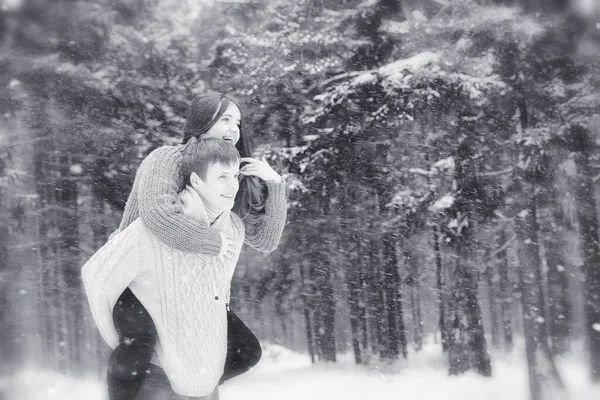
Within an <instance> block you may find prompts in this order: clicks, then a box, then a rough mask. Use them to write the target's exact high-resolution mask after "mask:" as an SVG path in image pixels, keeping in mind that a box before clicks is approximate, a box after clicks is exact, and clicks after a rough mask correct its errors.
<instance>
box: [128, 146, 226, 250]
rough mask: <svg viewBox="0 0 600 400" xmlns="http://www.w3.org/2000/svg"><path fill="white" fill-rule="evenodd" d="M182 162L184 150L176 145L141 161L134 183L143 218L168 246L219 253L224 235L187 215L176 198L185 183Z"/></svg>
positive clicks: (164, 147)
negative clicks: (181, 150) (182, 151)
mask: <svg viewBox="0 0 600 400" xmlns="http://www.w3.org/2000/svg"><path fill="white" fill-rule="evenodd" d="M181 162H182V156H181V152H180V151H179V149H178V148H177V147H175V146H163V147H160V148H158V149H156V150H154V151H153V152H152V153H150V154H149V155H148V157H146V159H145V160H144V161H143V162H142V164H141V165H140V168H139V170H138V173H137V175H136V181H137V182H136V183H134V186H137V188H136V189H137V205H138V207H139V215H140V218H141V220H142V222H143V223H144V226H145V227H146V228H147V229H148V230H150V232H152V233H153V234H154V235H156V236H157V237H158V238H159V240H160V241H161V242H163V243H164V244H166V245H167V246H170V247H172V248H175V249H177V250H181V251H184V252H188V253H202V254H207V255H211V256H216V255H218V254H219V251H220V250H221V235H220V234H219V232H218V231H217V230H215V229H212V228H210V227H208V226H206V225H203V224H202V223H200V222H199V221H195V220H194V219H192V218H189V217H187V216H186V215H185V214H184V213H183V207H182V205H181V203H180V201H179V199H178V197H177V194H178V193H179V191H180V190H181V189H182V188H183V185H184V180H183V176H182V172H181ZM136 184H137V185H136Z"/></svg>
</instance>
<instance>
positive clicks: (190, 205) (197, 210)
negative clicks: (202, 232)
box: [179, 186, 210, 226]
mask: <svg viewBox="0 0 600 400" xmlns="http://www.w3.org/2000/svg"><path fill="white" fill-rule="evenodd" d="M179 200H180V201H181V204H182V206H183V213H184V214H185V215H187V216H188V217H190V218H193V219H195V220H197V221H200V222H202V223H203V224H206V225H207V226H210V222H209V221H208V215H207V214H206V208H204V203H202V199H201V198H200V196H199V195H198V193H197V192H196V191H195V190H194V189H193V188H192V187H190V186H186V188H185V189H184V190H182V191H181V193H179Z"/></svg>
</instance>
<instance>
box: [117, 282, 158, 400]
mask: <svg viewBox="0 0 600 400" xmlns="http://www.w3.org/2000/svg"><path fill="white" fill-rule="evenodd" d="M113 321H114V324H115V328H116V329H117V332H118V333H119V340H120V344H119V346H118V347H117V348H116V349H114V350H113V352H112V354H111V356H110V358H109V361H108V373H107V377H106V378H107V384H108V398H109V400H135V398H136V396H137V394H138V392H139V390H140V387H141V386H142V383H143V381H144V376H145V375H146V371H147V370H148V367H149V365H150V359H151V357H152V354H153V352H154V346H155V344H156V336H157V334H156V328H155V326H154V323H153V322H152V318H151V317H150V314H148V311H146V309H145V308H144V306H143V305H142V303H140V301H139V300H138V299H137V298H136V297H135V296H134V294H133V293H132V292H131V290H130V289H129V288H127V289H125V291H124V292H123V294H122V295H121V296H120V297H119V300H118V301H117V304H116V305H115V307H114V309H113Z"/></svg>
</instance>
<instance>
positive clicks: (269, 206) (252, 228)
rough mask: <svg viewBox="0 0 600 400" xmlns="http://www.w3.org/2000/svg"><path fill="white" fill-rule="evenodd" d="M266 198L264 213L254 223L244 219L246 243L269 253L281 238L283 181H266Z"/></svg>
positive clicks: (284, 209) (284, 205) (284, 211)
mask: <svg viewBox="0 0 600 400" xmlns="http://www.w3.org/2000/svg"><path fill="white" fill-rule="evenodd" d="M266 185H267V191H268V194H267V200H266V204H265V214H264V216H263V217H262V218H260V220H259V221H258V222H256V223H254V224H251V223H248V222H246V221H245V225H246V243H248V245H250V246H251V247H253V248H254V249H256V250H258V251H261V252H264V253H269V252H271V251H273V250H275V249H276V248H277V245H279V241H280V240H281V234H282V232H283V227H284V226H285V220H286V217H287V197H286V187H285V183H284V182H283V181H282V182H266Z"/></svg>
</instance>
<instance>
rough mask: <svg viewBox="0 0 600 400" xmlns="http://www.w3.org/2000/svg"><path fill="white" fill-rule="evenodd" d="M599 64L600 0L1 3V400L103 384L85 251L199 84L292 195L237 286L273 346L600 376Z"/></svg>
mask: <svg viewBox="0 0 600 400" xmlns="http://www.w3.org/2000/svg"><path fill="white" fill-rule="evenodd" d="M599 54H600V1H598V0H545V1H544V0H512V1H511V0H506V1H503V0H365V1H355V0H293V1H290V0H271V1H266V0H220V1H209V0H206V1H202V0H195V1H194V0H96V1H84V0H53V1H50V0H48V1H45V0H0V118H1V122H0V221H1V223H0V355H1V360H2V361H1V362H0V390H8V389H6V388H7V387H10V386H11V379H12V378H11V377H14V376H15V374H18V373H19V371H22V370H25V369H29V370H34V371H38V370H39V371H54V372H55V373H57V374H60V375H61V376H66V377H73V378H77V379H79V378H86V379H95V380H97V381H101V380H102V379H103V377H104V370H103V368H104V365H105V362H106V358H107V357H108V352H107V351H108V348H107V347H106V345H105V344H104V343H103V342H102V340H101V339H100V338H99V334H98V332H97V331H96V328H95V325H94V323H93V321H92V319H91V315H90V313H89V310H88V306H87V302H86V299H85V295H84V294H83V292H82V284H81V280H80V269H81V266H82V265H83V264H84V263H85V261H86V260H87V259H88V258H89V257H90V256H91V255H92V254H93V253H94V252H95V251H96V250H97V249H98V248H99V247H100V246H102V245H103V244H104V243H105V242H106V240H107V238H108V235H109V234H110V233H111V232H112V231H113V230H114V229H116V228H117V226H118V223H119V221H120V216H121V212H122V209H123V207H124V204H125V201H126V199H127V196H128V194H129V191H130V188H131V184H132V182H133V178H134V175H135V171H136V170H137V167H138V166H139V164H140V162H141V160H142V159H143V158H144V157H145V156H146V155H147V154H148V153H149V152H150V151H152V150H153V149H154V148H156V147H158V146H161V145H164V144H176V143H179V142H180V141H181V139H182V137H183V135H182V126H183V124H184V122H185V114H186V111H187V106H188V105H189V102H190V100H191V99H192V97H193V96H194V95H195V94H198V93H202V92H204V91H206V90H217V91H221V92H227V93H231V94H233V95H234V96H235V97H236V98H238V99H239V100H240V101H241V103H242V105H243V114H244V116H245V125H246V132H247V133H250V134H251V136H252V138H253V142H254V144H255V147H256V151H257V156H262V155H264V156H266V157H267V159H268V160H269V161H270V163H271V164H272V165H273V166H274V167H275V168H276V169H277V170H279V171H282V172H283V175H284V176H285V178H286V182H287V184H288V186H289V190H290V194H289V201H290V209H289V214H288V225H287V227H286V230H285V232H284V238H283V240H282V243H281V244H280V246H279V248H278V249H277V250H276V251H275V252H273V253H271V254H269V255H264V254H259V253H256V252H253V251H251V250H247V251H245V252H244V253H243V255H242V257H241V259H240V262H239V266H238V269H237V271H236V276H235V279H234V286H233V293H232V294H233V298H234V301H233V308H234V309H235V310H237V311H238V312H239V314H240V315H241V316H242V318H243V319H244V320H245V321H247V323H248V325H249V326H250V327H251V328H252V329H253V330H254V331H255V333H256V334H257V336H259V338H260V339H261V340H263V341H264V343H269V344H274V345H279V346H282V347H285V348H287V349H289V350H293V351H294V352H297V353H301V354H304V355H306V357H308V358H309V359H310V362H311V363H316V364H322V363H332V364H333V365H335V363H336V362H338V361H339V360H340V359H343V360H346V361H348V363H350V364H353V365H362V366H365V368H367V369H369V368H375V367H376V368H380V367H381V365H388V366H390V365H392V366H393V365H396V364H397V363H400V364H402V363H405V362H407V361H406V360H410V359H411V357H418V354H419V352H420V351H421V350H422V349H424V348H427V349H434V350H432V351H434V352H435V353H436V354H437V355H438V356H439V357H440V358H439V359H440V360H443V367H442V368H443V369H444V371H446V373H447V374H449V375H452V376H454V375H461V374H463V373H466V372H467V373H474V374H478V375H481V376H484V377H490V379H491V377H493V376H494V373H495V369H494V357H495V355H496V354H499V355H500V356H498V357H509V358H510V357H511V356H512V355H514V357H516V358H520V357H523V358H524V359H525V360H526V361H525V364H524V365H525V367H524V368H526V369H524V370H523V373H522V375H523V377H526V376H528V377H529V379H528V382H529V386H528V387H527V388H526V389H523V390H524V391H525V392H524V393H525V394H524V396H531V398H532V399H545V398H550V397H549V396H550V395H549V393H550V392H549V391H550V390H554V389H556V388H560V386H561V384H563V383H564V382H563V381H564V379H563V378H564V377H561V367H560V360H561V357H563V355H565V354H567V355H568V354H570V353H572V352H573V351H574V349H583V350H581V351H580V353H579V354H580V355H581V357H580V358H578V363H579V364H578V365H581V371H582V372H581V374H580V375H581V376H582V379H583V380H585V382H588V383H590V384H591V382H600V247H599V245H598V240H599V239H598V238H599V235H598V233H599V232H598V229H599V225H598V212H599V208H598V205H597V201H596V199H597V198H598V196H599V195H600V192H599V190H598V189H599V185H598V182H597V181H598V179H599V178H600V153H599V152H598V146H599V145H600V91H599V85H600V64H599V61H600V56H599ZM518 343H523V344H524V345H523V346H519V345H518ZM515 344H517V345H516V346H517V348H515V349H513V346H514V345H515ZM557 360H558V361H557ZM557 364H558V367H557ZM402 365H404V364H402ZM527 369H528V371H529V372H528V373H527ZM399 373H400V374H401V373H402V372H399ZM2 388H4V389H2ZM4 393H8V392H4ZM0 394H1V393H0ZM0 397H1V396H0ZM415 398H417V397H415ZM474 398H478V397H474ZM523 398H527V397H523ZM560 398H563V397H560Z"/></svg>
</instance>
